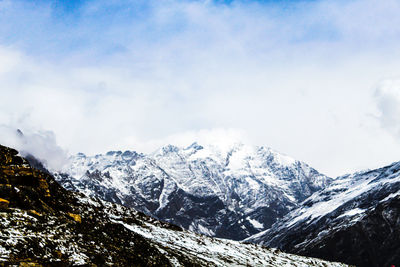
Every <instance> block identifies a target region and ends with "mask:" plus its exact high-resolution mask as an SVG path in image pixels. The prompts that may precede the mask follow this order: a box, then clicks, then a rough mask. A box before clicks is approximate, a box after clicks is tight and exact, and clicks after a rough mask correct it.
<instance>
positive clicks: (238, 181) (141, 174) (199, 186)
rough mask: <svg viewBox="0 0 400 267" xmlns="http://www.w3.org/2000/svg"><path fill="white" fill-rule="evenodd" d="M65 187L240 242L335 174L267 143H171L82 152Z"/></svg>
mask: <svg viewBox="0 0 400 267" xmlns="http://www.w3.org/2000/svg"><path fill="white" fill-rule="evenodd" d="M55 176H56V179H57V181H58V182H60V183H61V184H62V185H63V186H64V187H65V188H68V189H71V190H74V191H79V192H82V193H85V194H86V195H88V196H96V197H100V198H102V199H104V200H107V201H111V202H114V203H118V204H123V205H125V206H128V207H133V208H135V209H137V210H140V211H142V212H144V213H146V214H148V215H151V216H153V217H155V218H158V219H160V220H163V221H167V222H171V223H174V224H176V225H179V226H181V227H183V228H184V229H189V230H191V231H195V232H198V233H202V234H206V235H209V236H216V237H222V238H228V239H233V240H241V239H244V238H246V237H249V236H250V235H252V234H255V233H257V232H260V231H262V230H264V229H268V228H269V227H270V226H271V225H272V224H273V223H274V222H275V221H276V220H277V219H278V218H281V217H282V216H283V215H285V214H286V213H287V212H288V211H289V210H291V209H293V208H295V207H297V206H298V204H299V203H300V202H301V201H303V200H304V199H305V198H306V197H308V196H310V195H311V194H312V193H313V192H316V191H318V190H320V189H323V188H325V187H326V186H327V185H328V184H329V183H330V181H331V179H330V178H328V177H326V176H324V175H322V174H320V173H318V172H317V171H316V170H314V169H313V168H311V167H309V166H308V165H307V164H305V163H303V162H300V161H296V160H294V159H292V158H290V157H288V156H285V155H282V154H279V153H277V152H276V151H273V150H271V149H269V148H265V147H253V146H246V145H243V144H236V145H233V146H229V147H221V146H212V145H210V146H204V147H203V146H201V145H198V144H197V143H194V144H192V145H191V146H189V147H186V148H178V147H175V146H171V145H169V146H166V147H163V148H161V149H160V150H158V151H156V152H155V153H153V154H149V155H145V154H140V153H137V152H134V151H125V152H121V151H111V152H108V153H106V154H104V155H96V156H90V157H89V156H86V155H84V154H78V155H76V156H75V157H73V158H72V159H71V163H70V164H69V165H68V166H66V167H65V168H64V170H62V171H61V172H57V173H56V174H55Z"/></svg>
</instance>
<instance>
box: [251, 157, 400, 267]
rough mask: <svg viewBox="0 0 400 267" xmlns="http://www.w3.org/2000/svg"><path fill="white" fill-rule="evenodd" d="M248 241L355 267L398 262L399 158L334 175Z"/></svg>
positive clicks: (399, 226)
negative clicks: (361, 169)
mask: <svg viewBox="0 0 400 267" xmlns="http://www.w3.org/2000/svg"><path fill="white" fill-rule="evenodd" d="M246 241H248V242H254V243H260V244H265V245H267V246H272V247H279V248H281V249H283V250H285V251H290V252H294V253H300V254H303V255H313V256H317V257H321V258H325V259H330V260H341V261H344V262H347V263H350V264H355V265H357V266H390V265H391V264H394V263H399V262H400V245H399V244H400V162H397V163H393V164H391V165H389V166H387V167H384V168H380V169H377V170H368V171H362V172H358V173H355V174H351V175H345V176H342V177H338V178H336V179H335V180H334V181H333V182H332V183H331V185H330V186H328V187H327V188H326V189H324V190H321V191H320V192H316V193H314V194H313V195H312V196H310V197H309V198H307V199H306V200H305V201H304V202H303V203H301V205H300V207H299V208H297V209H295V210H293V211H291V212H290V213H288V214H287V215H286V216H285V217H284V218H283V219H282V220H280V221H279V222H277V223H275V224H274V225H273V226H272V228H271V229H269V230H266V231H264V232H261V233H258V234H256V235H254V236H252V237H250V238H247V239H246Z"/></svg>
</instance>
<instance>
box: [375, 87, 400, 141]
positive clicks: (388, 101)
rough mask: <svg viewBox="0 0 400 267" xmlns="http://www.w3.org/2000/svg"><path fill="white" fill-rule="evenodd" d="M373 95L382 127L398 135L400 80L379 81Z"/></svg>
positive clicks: (399, 126) (399, 128)
mask: <svg viewBox="0 0 400 267" xmlns="http://www.w3.org/2000/svg"><path fill="white" fill-rule="evenodd" d="M375 97H376V103H377V106H378V109H379V111H380V114H379V117H378V118H379V121H380V123H381V125H382V127H383V128H385V129H387V130H388V131H389V132H391V133H392V134H394V135H395V136H396V137H397V138H398V137H400V80H385V81H383V82H381V84H380V85H379V86H378V88H377V90H376V93H375Z"/></svg>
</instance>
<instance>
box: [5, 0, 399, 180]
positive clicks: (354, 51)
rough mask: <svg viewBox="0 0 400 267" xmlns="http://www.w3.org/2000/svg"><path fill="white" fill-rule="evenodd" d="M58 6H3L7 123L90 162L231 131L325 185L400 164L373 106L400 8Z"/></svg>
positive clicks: (370, 1)
mask: <svg viewBox="0 0 400 267" xmlns="http://www.w3.org/2000/svg"><path fill="white" fill-rule="evenodd" d="M62 2H63V1H35V2H32V1H7V0H3V1H0V14H1V16H0V91H1V97H2V104H1V105H0V124H2V125H9V126H12V127H14V128H20V129H22V130H23V131H24V132H26V131H32V132H43V131H47V130H51V131H52V132H54V134H55V135H56V136H57V141H58V142H59V146H60V147H62V148H64V149H68V150H69V151H71V152H72V153H76V152H84V153H88V154H93V153H101V152H105V151H107V150H116V149H121V150H125V149H133V150H139V151H143V152H151V151H152V150H154V149H155V148H156V146H159V145H162V144H164V143H166V142H176V143H184V142H187V145H189V144H190V143H191V142H193V141H198V140H190V139H196V138H200V139H204V140H213V138H214V136H220V133H221V132H224V131H226V132H229V133H231V132H237V133H238V134H236V133H235V134H232V135H235V136H236V135H237V136H246V138H247V139H246V140H248V142H251V143H254V144H257V145H265V146H269V147H272V148H274V149H276V150H278V151H282V152H283V153H285V154H288V155H291V156H293V157H295V158H297V159H300V160H303V161H306V162H307V163H309V164H310V165H312V166H314V167H315V168H317V169H319V170H320V171H322V172H325V173H327V174H328V175H331V176H335V175H339V174H343V173H345V172H350V171H354V170H358V169H360V168H367V167H370V168H373V167H378V166H380V165H382V164H387V163H390V162H391V161H396V160H400V154H399V152H398V151H400V143H399V142H398V140H397V139H396V138H393V135H392V133H393V131H396V129H390V126H389V125H390V124H391V123H395V120H391V119H389V117H390V116H394V117H395V115H394V114H395V113H396V112H397V111H389V110H387V109H388V108H387V105H389V106H390V105H391V104H389V102H390V100H388V99H390V98H391V97H384V96H379V94H378V96H377V95H375V91H376V86H375V85H376V83H377V82H378V81H381V80H384V79H386V78H387V77H397V76H399V70H400V52H399V51H400V49H399V48H400V47H399V46H400V17H399V16H398V14H399V12H400V3H399V2H398V1H394V0H388V1H384V2H382V1H376V0H366V1H364V0H363V1H361V0H352V1H323V0H319V1H276V2H275V1H229V2H228V1H218V2H217V1H173V0H168V1H139V0H138V1H118V0H114V1H93V2H92V1H82V2H74V3H75V4H73V5H70V6H66V5H64V4H63V3H62ZM384 94H387V93H384ZM384 98H385V99H386V100H384ZM393 105H394V104H393ZM392 109H393V108H392ZM394 109H395V108H394ZM393 112H394V113H393ZM385 114H386V115H385ZM388 114H392V115H388ZM379 116H381V117H380V119H378V120H377V119H376V118H377V117H379ZM394 117H393V118H394ZM385 118H386V119H385ZM385 120H386V122H384V121H385ZM32 129H36V130H32ZM229 129H230V130H229ZM232 129H236V130H232ZM227 135H229V134H227ZM201 136H209V137H207V138H206V137H204V138H203V137H201ZM184 140H185V141H184ZM186 140H187V141H186ZM189 140H190V141H189ZM214 140H215V141H213V142H220V141H217V140H216V139H214Z"/></svg>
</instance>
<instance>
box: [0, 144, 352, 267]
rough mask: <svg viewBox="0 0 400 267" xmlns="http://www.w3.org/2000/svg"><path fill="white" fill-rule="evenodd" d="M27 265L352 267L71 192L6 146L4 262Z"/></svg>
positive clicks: (0, 200)
mask: <svg viewBox="0 0 400 267" xmlns="http://www.w3.org/2000/svg"><path fill="white" fill-rule="evenodd" d="M31 161H32V162H33V161H34V160H33V159H32V158H31ZM35 165H36V164H35ZM37 166H38V167H40V168H42V166H40V165H37ZM24 264H25V266H27V265H29V266H49V265H57V266H71V265H85V266H86V265H89V264H96V265H97V266H105V265H106V266H111V265H117V266H231V265H235V266H284V265H287V266H345V265H343V264H339V263H329V262H325V261H321V260H317V259H313V258H306V257H299V256H296V255H290V254H285V253H282V252H279V251H278V250H275V249H267V248H264V247H261V246H257V245H252V244H243V243H239V242H236V241H228V240H217V239H213V238H210V237H206V236H200V235H196V234H193V233H190V232H187V231H184V230H182V229H181V228H179V227H177V226H173V225H171V224H168V223H163V222H160V221H157V220H155V219H152V218H150V217H148V216H146V215H144V214H142V213H140V212H137V211H135V210H133V209H130V208H127V207H124V206H120V205H117V204H112V203H108V202H105V201H102V200H99V199H91V198H88V197H86V196H84V195H83V194H80V193H73V192H70V191H67V190H65V189H63V188H62V187H61V186H60V185H59V184H58V183H57V182H56V181H55V180H54V178H53V177H52V176H51V175H49V174H48V173H47V172H43V171H39V170H37V169H34V168H32V167H31V165H30V164H29V163H28V162H27V161H26V159H24V158H21V157H19V156H18V152H17V151H16V150H14V149H10V148H7V147H4V146H1V145H0V265H24Z"/></svg>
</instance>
